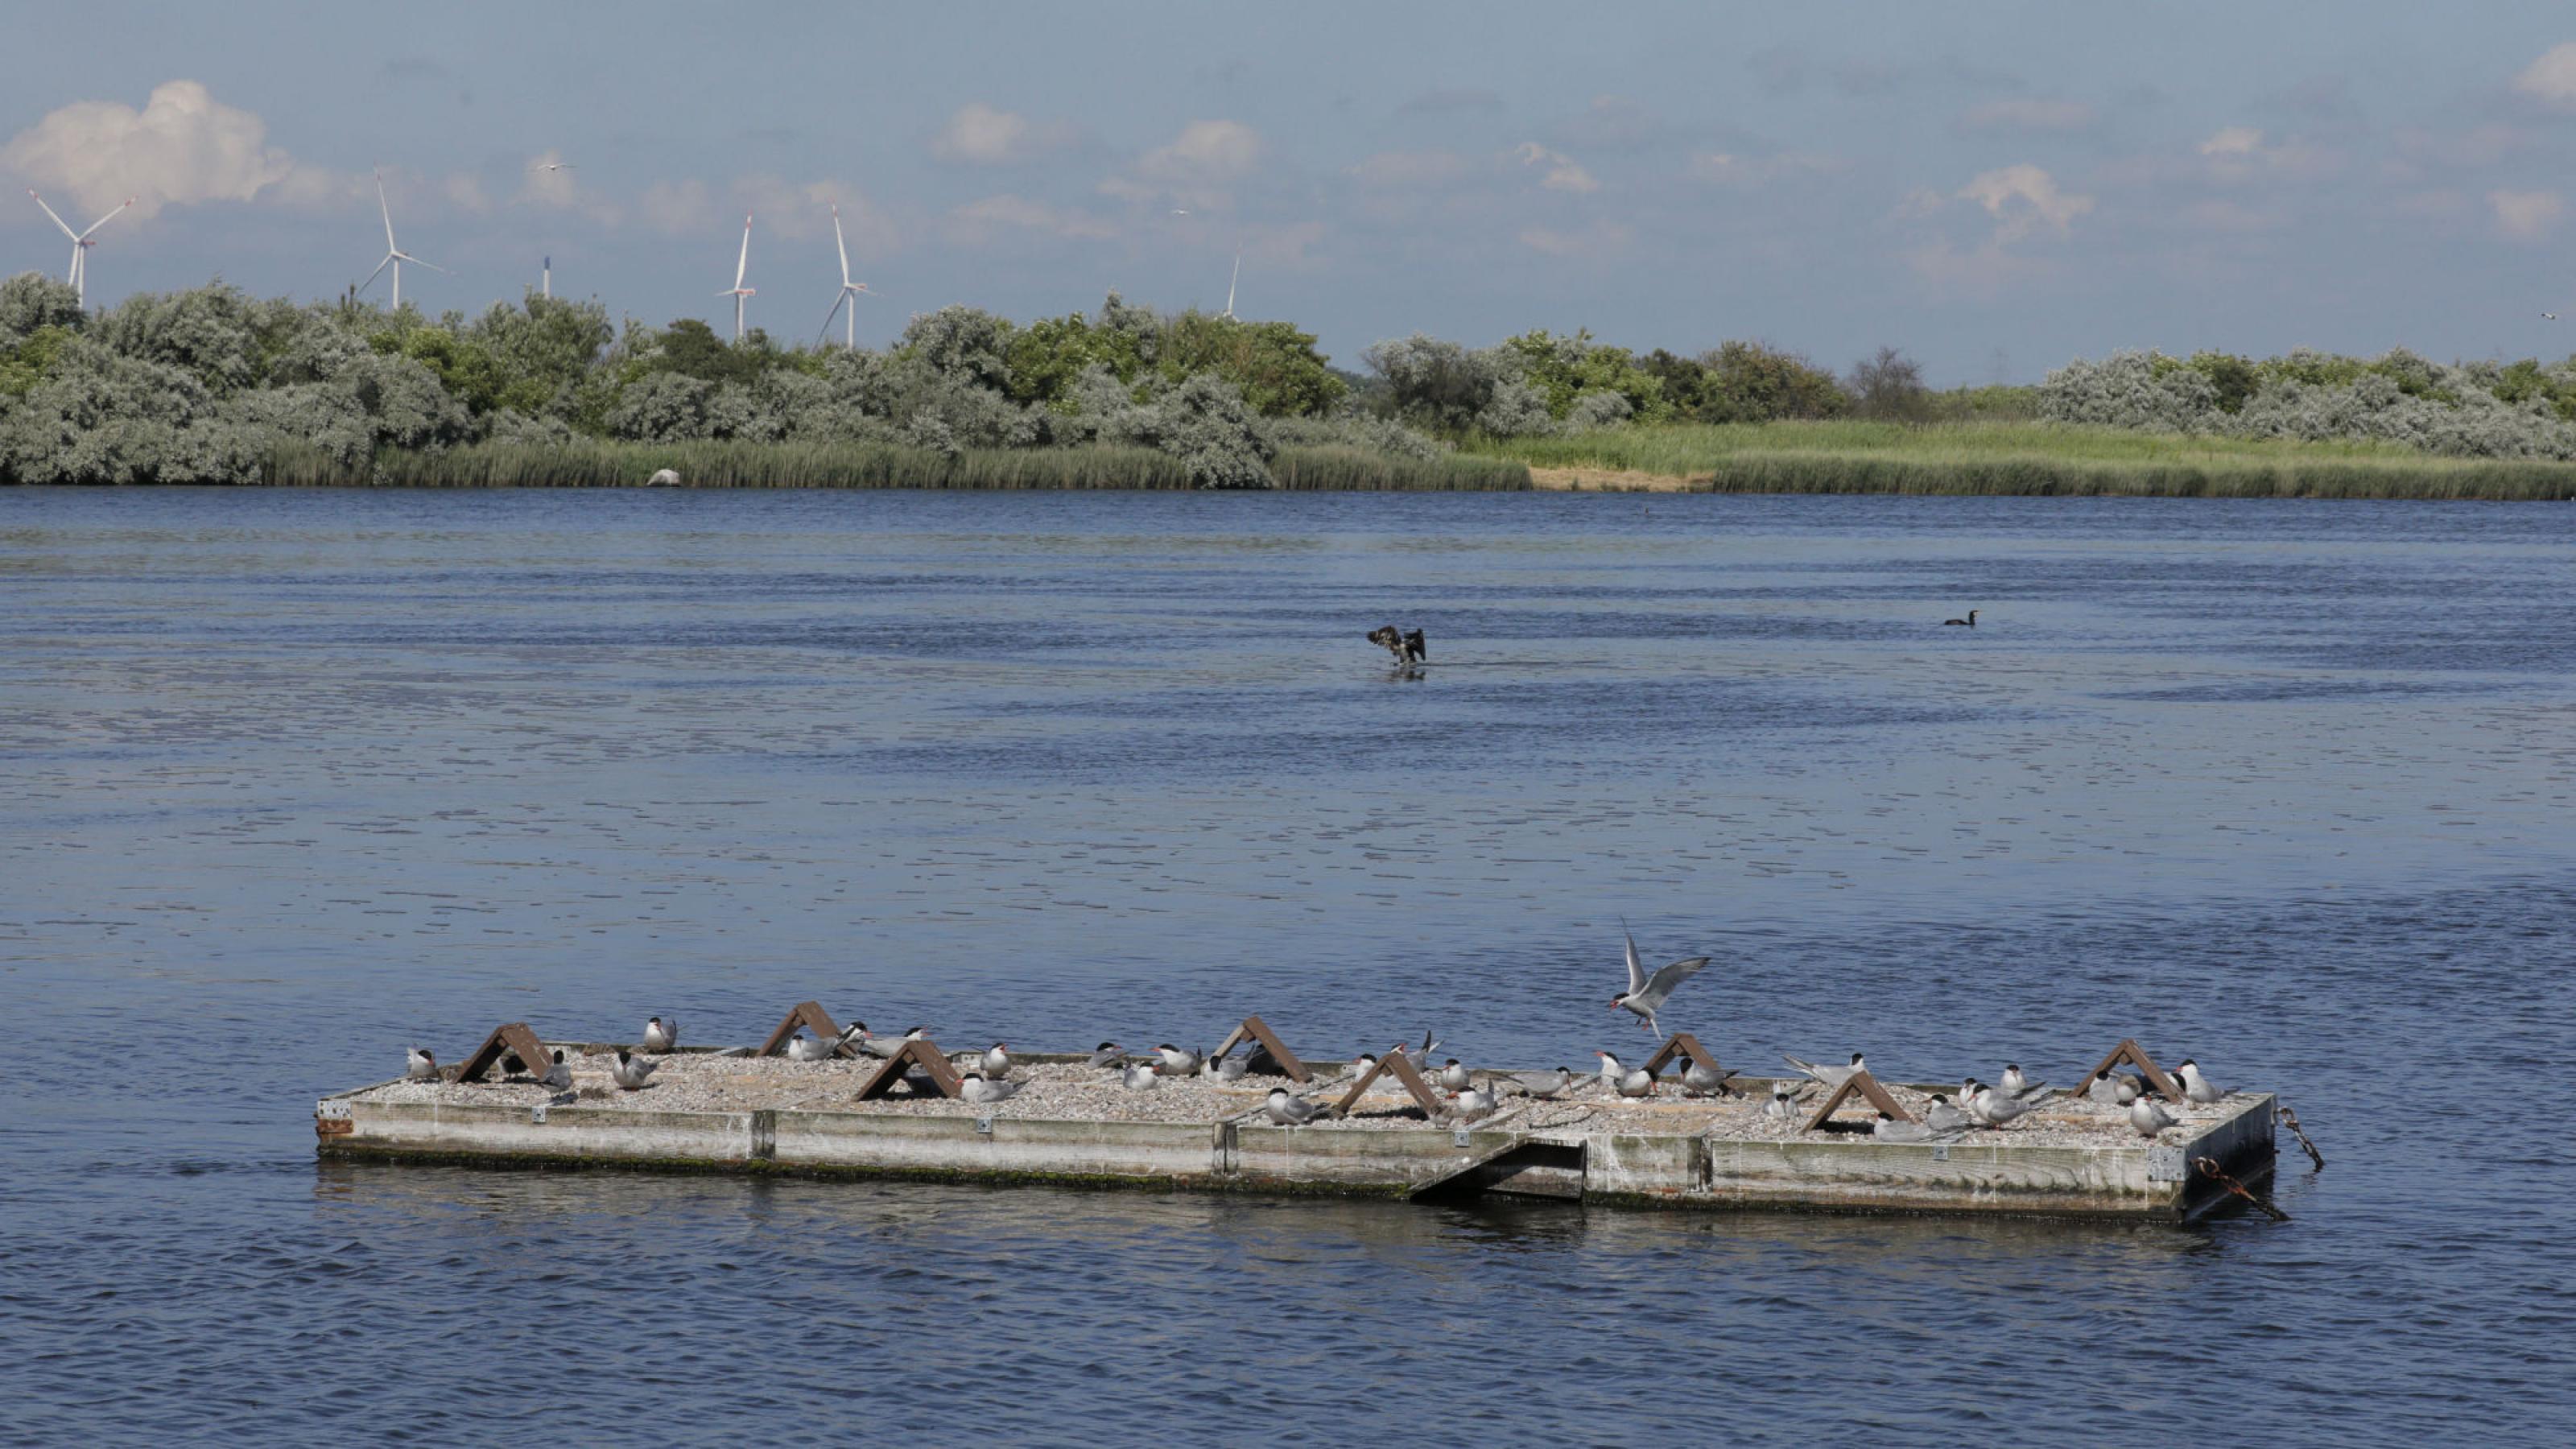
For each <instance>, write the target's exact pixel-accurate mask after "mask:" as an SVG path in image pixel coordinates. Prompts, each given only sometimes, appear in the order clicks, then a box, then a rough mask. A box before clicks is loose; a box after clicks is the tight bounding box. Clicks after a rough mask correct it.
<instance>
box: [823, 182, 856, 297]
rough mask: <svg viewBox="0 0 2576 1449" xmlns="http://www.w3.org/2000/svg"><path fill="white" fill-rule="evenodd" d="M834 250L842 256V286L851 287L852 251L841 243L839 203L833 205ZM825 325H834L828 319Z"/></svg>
mask: <svg viewBox="0 0 2576 1449" xmlns="http://www.w3.org/2000/svg"><path fill="white" fill-rule="evenodd" d="M832 249H833V250H834V251H837V252H839V253H840V254H841V285H842V286H844V287H846V286H848V285H850V249H849V247H847V246H846V245H844V244H843V243H842V241H841V203H839V202H837V201H836V202H833V203H832ZM823 325H824V326H826V327H828V326H830V325H832V324H831V322H830V321H829V320H828V319H827V320H826V321H825V322H824V324H823Z"/></svg>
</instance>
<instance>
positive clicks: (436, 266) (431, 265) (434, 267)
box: [403, 252, 456, 277]
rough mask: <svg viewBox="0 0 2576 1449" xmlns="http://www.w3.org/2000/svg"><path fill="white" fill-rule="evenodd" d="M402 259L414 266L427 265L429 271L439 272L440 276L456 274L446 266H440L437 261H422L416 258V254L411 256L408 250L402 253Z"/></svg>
mask: <svg viewBox="0 0 2576 1449" xmlns="http://www.w3.org/2000/svg"><path fill="white" fill-rule="evenodd" d="M403 260H404V261H407V262H409V263H411V264H412V265H413V266H415V267H427V268H429V269H430V270H431V271H433V272H436V273H438V274H439V275H440V276H442V277H452V276H455V275H456V274H455V273H454V272H451V271H449V270H448V269H447V268H445V267H442V266H440V265H439V264H438V263H436V262H424V261H422V260H421V259H420V258H418V257H416V256H413V255H412V254H411V253H409V252H405V253H403Z"/></svg>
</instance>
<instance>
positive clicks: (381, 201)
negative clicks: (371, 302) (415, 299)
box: [358, 166, 447, 312]
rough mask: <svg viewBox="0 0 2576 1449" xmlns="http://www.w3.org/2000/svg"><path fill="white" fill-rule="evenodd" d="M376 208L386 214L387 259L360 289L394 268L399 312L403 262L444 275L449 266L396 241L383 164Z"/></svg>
mask: <svg viewBox="0 0 2576 1449" xmlns="http://www.w3.org/2000/svg"><path fill="white" fill-rule="evenodd" d="M376 210H378V211H380V212H383V213H384V216H385V259H384V260H383V261H381V262H378V263H376V270H375V271H373V272H369V273H367V279H366V280H365V281H363V282H360V283H359V284H358V290H359V291H361V292H363V291H365V290H367V289H368V288H369V287H372V286H374V285H375V284H376V277H377V275H378V274H379V273H381V272H383V271H384V269H385V268H387V267H391V268H393V269H394V310H395V311H397V312H399V311H401V310H402V264H403V263H405V262H410V263H412V264H413V265H415V266H423V267H427V268H429V269H430V270H431V271H433V272H436V273H438V274H439V275H440V276H442V277H443V276H446V275H447V268H445V267H442V266H439V265H438V264H436V263H435V262H424V261H422V260H421V259H420V258H418V257H416V256H413V255H412V254H411V253H409V252H407V251H404V250H403V249H402V247H401V246H400V245H399V244H398V243H396V242H395V241H394V209H393V207H392V206H390V205H388V204H386V201H385V168H383V167H382V166H379V167H377V168H376Z"/></svg>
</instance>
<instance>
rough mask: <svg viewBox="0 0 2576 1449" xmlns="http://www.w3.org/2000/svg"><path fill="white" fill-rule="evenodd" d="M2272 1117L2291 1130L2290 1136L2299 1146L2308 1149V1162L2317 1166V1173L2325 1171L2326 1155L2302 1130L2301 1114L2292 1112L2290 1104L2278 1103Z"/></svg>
mask: <svg viewBox="0 0 2576 1449" xmlns="http://www.w3.org/2000/svg"><path fill="white" fill-rule="evenodd" d="M2272 1115H2273V1117H2274V1118H2275V1119H2277V1120H2278V1121H2279V1122H2280V1124H2281V1125H2282V1126H2284V1127H2287V1128H2289V1129H2290V1135H2291V1136H2293V1137H2296V1138H2298V1139H2299V1145H2300V1146H2301V1147H2304V1148H2306V1149H2308V1160H2309V1161H2310V1162H2313V1163H2315V1164H2316V1165H2317V1171H2319V1172H2323V1171H2325V1170H2326V1155H2325V1154H2324V1153H2322V1152H2319V1151H2318V1150H2317V1144H2315V1143H2313V1142H2310V1141H2309V1140H2308V1134H2307V1133H2306V1132H2305V1131H2303V1130H2301V1129H2300V1127H2299V1114H2298V1113H2296V1112H2293V1111H2291V1110H2290V1104H2289V1103H2287V1102H2277V1103H2275V1104H2273V1107H2272Z"/></svg>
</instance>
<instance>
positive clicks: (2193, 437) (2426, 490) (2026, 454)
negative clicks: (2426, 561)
mask: <svg viewBox="0 0 2576 1449" xmlns="http://www.w3.org/2000/svg"><path fill="white" fill-rule="evenodd" d="M1471 446H1473V447H1475V448H1476V449H1477V450H1478V451H1481V452H1490V453H1494V454H1499V455H1501V456H1506V457H1511V458H1516V459H1519V460H1520V461H1523V462H1526V463H1529V464H1531V465H1532V466H1535V467H1542V468H1544V467H1593V468H1614V469H1621V470H1628V471H1635V472H1643V473H1655V474H1661V475H1664V476H1667V477H1679V478H1688V479H1690V480H1692V483H1693V485H1694V486H1696V487H1700V488H1706V489H1710V490H1712V491H1716V492H1721V493H1953V494H2007V493H2011V494H2083V495H2135V496H2149V497H2173V498H2184V497H2189V498H2486V499H2507V500H2509V499H2555V498H2569V497H2576V464H2568V463H2553V462H2545V461H2537V460H2534V461H2517V460H2504V459H2466V458H2442V457H2434V456H2431V455H2429V454H2425V453H2420V452H2417V451H2415V450H2413V449H2410V448H2405V447H2400V446H2396V445H2393V444H2387V443H2376V442H2364V441H2340V440H2338V441H2327V442H2300V441H2294V440H2287V439H2276V438H2227V437H2212V436H2208V435H2202V434H2185V433H2148V432H2133V431H2128V430H2123V429H2112V428H2087V427H2074V426H2068V425H2064V424H2056V423H1960V424H1935V425H1931V426H1908V425H1904V424H1898V423H1874V422H1850V421H1837V422H1822V423H1755V424H1734V425H1725V426H1682V427H1638V428H1611V429H1603V430H1600V431H1598V432H1592V433H1580V434H1573V435H1569V436H1564V437H1555V438H1526V439H1511V440H1503V441H1493V442H1478V443H1475V444H1472V445H1471Z"/></svg>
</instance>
